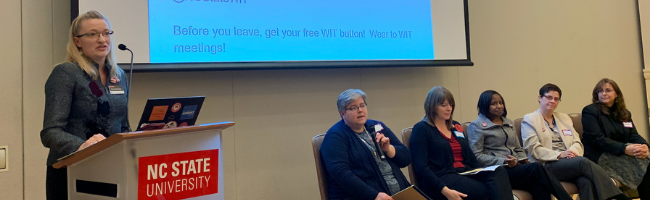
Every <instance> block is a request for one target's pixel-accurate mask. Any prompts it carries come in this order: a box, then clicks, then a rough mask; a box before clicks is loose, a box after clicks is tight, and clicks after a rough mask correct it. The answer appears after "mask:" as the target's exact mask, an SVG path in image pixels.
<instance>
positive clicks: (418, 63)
mask: <svg viewBox="0 0 650 200" xmlns="http://www.w3.org/2000/svg"><path fill="white" fill-rule="evenodd" d="M463 6H464V9H463V11H464V14H463V15H464V18H465V19H464V21H465V46H466V47H465V49H466V52H467V59H454V60H359V61H347V60H346V61H282V62H278V61H272V62H197V63H194V62H193V63H133V72H182V71H224V70H268V69H327V68H379V67H449V66H474V62H472V59H471V50H470V34H469V9H468V0H463ZM70 7H71V8H70V22H72V20H74V19H75V18H76V17H77V16H79V0H71V2H70ZM113 46H117V45H115V44H113ZM114 50H115V49H114ZM118 66H120V68H122V69H123V70H125V71H128V70H129V69H130V67H131V63H118Z"/></svg>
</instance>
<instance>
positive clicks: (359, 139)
mask: <svg viewBox="0 0 650 200" xmlns="http://www.w3.org/2000/svg"><path fill="white" fill-rule="evenodd" d="M336 103H337V106H338V111H339V115H340V116H341V118H342V119H341V121H339V122H338V123H336V124H334V125H333V126H332V127H331V128H330V129H329V130H328V131H327V133H326V134H325V138H324V139H323V144H322V145H321V148H320V153H321V158H322V159H323V164H324V165H325V169H326V170H327V172H328V176H329V184H328V195H329V198H330V199H360V200H372V199H377V200H380V199H381V200H386V199H389V200H390V199H392V198H391V197H390V195H394V194H395V193H397V192H399V191H401V190H403V189H406V188H407V187H408V186H410V185H411V184H410V183H409V182H408V181H407V180H406V177H405V176H404V174H402V171H401V170H400V168H402V167H406V166H408V165H409V164H410V163H411V153H410V151H409V150H408V148H406V146H404V144H402V143H401V142H400V141H399V140H398V139H397V137H396V136H395V134H393V132H392V131H391V130H390V129H389V128H388V127H387V126H386V125H385V124H384V123H382V122H380V121H375V120H371V119H368V107H367V104H366V94H365V93H364V92H363V91H361V90H358V89H349V90H346V91H344V92H343V93H341V95H339V98H338V100H337V102H336Z"/></svg>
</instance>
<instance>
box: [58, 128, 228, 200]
mask: <svg viewBox="0 0 650 200" xmlns="http://www.w3.org/2000/svg"><path fill="white" fill-rule="evenodd" d="M233 125H235V123H234V122H219V123H214V124H203V125H196V126H186V127H178V128H171V129H162V130H151V131H138V132H131V133H119V134H115V135H112V136H110V137H108V138H106V139H105V140H103V141H101V142H99V143H97V144H95V145H92V146H90V147H88V148H85V149H83V150H81V151H78V152H76V153H74V154H72V155H70V156H69V157H67V158H65V159H63V160H61V161H59V162H57V163H55V164H54V165H53V167H54V168H65V167H67V170H68V196H69V199H70V200H81V199H83V200H88V199H98V200H107V199H120V200H122V199H129V200H133V199H139V200H141V199H147V200H148V199H152V200H154V199H155V200H159V199H165V200H172V199H197V200H198V199H217V200H223V199H224V195H223V191H224V187H223V162H222V152H221V132H222V130H224V129H226V128H228V127H231V126H233Z"/></svg>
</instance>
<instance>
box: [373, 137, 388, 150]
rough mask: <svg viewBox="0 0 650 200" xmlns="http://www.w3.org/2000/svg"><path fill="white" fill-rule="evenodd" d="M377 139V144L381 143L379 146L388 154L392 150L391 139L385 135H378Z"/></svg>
mask: <svg viewBox="0 0 650 200" xmlns="http://www.w3.org/2000/svg"><path fill="white" fill-rule="evenodd" d="M375 139H376V141H377V143H379V146H380V147H381V150H382V151H384V152H388V151H389V150H390V138H388V137H386V136H384V134H383V133H377V136H375Z"/></svg>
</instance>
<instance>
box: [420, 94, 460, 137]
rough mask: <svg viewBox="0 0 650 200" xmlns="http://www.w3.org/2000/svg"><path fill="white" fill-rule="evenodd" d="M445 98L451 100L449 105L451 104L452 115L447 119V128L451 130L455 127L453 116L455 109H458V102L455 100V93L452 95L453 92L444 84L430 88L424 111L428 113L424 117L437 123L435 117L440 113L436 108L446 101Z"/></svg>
mask: <svg viewBox="0 0 650 200" xmlns="http://www.w3.org/2000/svg"><path fill="white" fill-rule="evenodd" d="M445 100H447V101H448V102H449V105H451V116H449V119H448V120H446V124H447V129H449V130H451V128H452V127H453V121H454V119H453V116H454V110H456V102H455V101H454V95H452V94H451V92H450V91H449V90H447V88H444V87H442V86H435V87H433V88H431V90H429V94H427V98H426V100H425V101H424V112H425V114H426V116H425V117H424V118H425V119H426V120H427V121H428V122H429V123H431V124H433V125H435V123H434V119H435V118H436V116H437V115H438V113H437V112H436V109H437V108H438V106H440V105H442V104H443V103H445Z"/></svg>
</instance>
